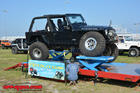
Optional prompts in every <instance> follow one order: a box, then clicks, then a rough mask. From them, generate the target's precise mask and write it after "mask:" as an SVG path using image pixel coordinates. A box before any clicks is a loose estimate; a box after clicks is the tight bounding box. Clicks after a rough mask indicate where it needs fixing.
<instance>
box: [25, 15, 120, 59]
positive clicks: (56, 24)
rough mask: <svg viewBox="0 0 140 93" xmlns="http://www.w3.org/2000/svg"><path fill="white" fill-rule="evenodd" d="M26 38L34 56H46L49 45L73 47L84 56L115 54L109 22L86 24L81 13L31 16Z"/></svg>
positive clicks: (115, 38) (58, 47)
mask: <svg viewBox="0 0 140 93" xmlns="http://www.w3.org/2000/svg"><path fill="white" fill-rule="evenodd" d="M26 40H27V44H28V45H30V48H29V54H30V56H31V58H32V59H34V60H45V59H47V58H48V57H49V50H51V49H53V50H57V51H61V50H71V49H76V50H79V54H82V55H85V56H101V55H104V56H115V58H116V57H117V56H118V48H117V47H116V45H115V44H114V43H116V42H117V35H116V33H115V30H114V29H113V28H112V27H110V26H89V25H87V23H86V22H85V20H84V18H83V17H82V15H81V14H62V15H58V14H57V15H44V16H40V17H35V18H33V20H32V22H31V25H30V28H29V32H26Z"/></svg>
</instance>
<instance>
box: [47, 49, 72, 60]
mask: <svg viewBox="0 0 140 93" xmlns="http://www.w3.org/2000/svg"><path fill="white" fill-rule="evenodd" d="M49 53H50V55H51V56H52V58H51V60H54V61H63V60H64V56H66V55H67V54H69V53H70V51H68V50H64V51H55V50H49Z"/></svg>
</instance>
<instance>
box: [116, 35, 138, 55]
mask: <svg viewBox="0 0 140 93" xmlns="http://www.w3.org/2000/svg"><path fill="white" fill-rule="evenodd" d="M118 37H119V42H118V43H116V45H117V47H118V49H119V53H120V54H123V52H128V56H131V57H137V56H139V55H140V40H138V39H135V38H134V36H133V35H132V34H118Z"/></svg>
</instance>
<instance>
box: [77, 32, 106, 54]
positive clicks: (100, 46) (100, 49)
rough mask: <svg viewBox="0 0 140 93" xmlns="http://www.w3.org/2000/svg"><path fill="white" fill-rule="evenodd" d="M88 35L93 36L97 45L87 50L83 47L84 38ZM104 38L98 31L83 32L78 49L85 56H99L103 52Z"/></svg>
mask: <svg viewBox="0 0 140 93" xmlns="http://www.w3.org/2000/svg"><path fill="white" fill-rule="evenodd" d="M89 37H94V38H95V39H96V41H97V46H96V47H95V49H94V50H93V51H88V50H86V49H85V45H84V43H85V40H86V39H87V38H89ZM105 45H106V44H105V38H104V37H103V36H102V34H100V33H99V32H95V31H90V32H87V33H85V34H84V35H83V36H82V37H81V40H80V43H79V49H80V51H81V53H82V54H83V55H85V56H100V55H102V53H103V52H104V49H105Z"/></svg>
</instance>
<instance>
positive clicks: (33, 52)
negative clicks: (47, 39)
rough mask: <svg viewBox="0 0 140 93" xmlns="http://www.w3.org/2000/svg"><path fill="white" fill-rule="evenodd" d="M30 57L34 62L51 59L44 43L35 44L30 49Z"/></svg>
mask: <svg viewBox="0 0 140 93" xmlns="http://www.w3.org/2000/svg"><path fill="white" fill-rule="evenodd" d="M29 55H30V57H31V59H33V60H45V59H47V58H48V57H49V50H48V48H47V46H46V45H45V44H44V43H42V42H34V43H33V44H32V45H31V46H30V48H29Z"/></svg>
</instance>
